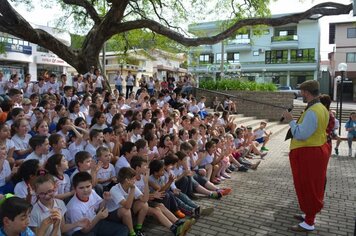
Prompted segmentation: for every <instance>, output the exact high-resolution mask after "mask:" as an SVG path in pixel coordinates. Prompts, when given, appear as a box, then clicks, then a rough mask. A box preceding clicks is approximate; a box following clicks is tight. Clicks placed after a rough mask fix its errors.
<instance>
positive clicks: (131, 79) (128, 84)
mask: <svg viewBox="0 0 356 236" xmlns="http://www.w3.org/2000/svg"><path fill="white" fill-rule="evenodd" d="M134 83H135V77H134V76H133V75H132V74H131V71H129V72H128V75H127V77H126V99H128V98H129V94H130V93H131V92H132V91H133V87H134Z"/></svg>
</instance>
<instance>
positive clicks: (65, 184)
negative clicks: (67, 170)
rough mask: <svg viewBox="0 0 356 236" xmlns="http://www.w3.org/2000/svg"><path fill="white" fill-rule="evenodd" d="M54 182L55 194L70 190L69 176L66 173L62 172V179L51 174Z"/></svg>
mask: <svg viewBox="0 0 356 236" xmlns="http://www.w3.org/2000/svg"><path fill="white" fill-rule="evenodd" d="M53 179H54V182H55V183H56V186H57V194H63V193H68V192H70V187H71V184H70V178H69V176H68V175H67V174H63V179H60V178H58V177H57V176H53Z"/></svg>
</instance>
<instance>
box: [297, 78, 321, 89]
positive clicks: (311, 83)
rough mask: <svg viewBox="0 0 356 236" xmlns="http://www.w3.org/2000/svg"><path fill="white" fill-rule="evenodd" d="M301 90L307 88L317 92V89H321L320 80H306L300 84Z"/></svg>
mask: <svg viewBox="0 0 356 236" xmlns="http://www.w3.org/2000/svg"><path fill="white" fill-rule="evenodd" d="M299 88H300V90H306V91H309V92H315V91H319V89H320V85H319V82H318V81H316V80H307V81H304V82H303V83H302V84H301V85H300V87H299Z"/></svg>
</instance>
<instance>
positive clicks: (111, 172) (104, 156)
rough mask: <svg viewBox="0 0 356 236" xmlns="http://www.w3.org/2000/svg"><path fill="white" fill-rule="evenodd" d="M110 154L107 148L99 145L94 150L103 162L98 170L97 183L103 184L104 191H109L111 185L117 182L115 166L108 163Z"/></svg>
mask: <svg viewBox="0 0 356 236" xmlns="http://www.w3.org/2000/svg"><path fill="white" fill-rule="evenodd" d="M111 156H112V154H111V153H110V150H109V148H107V147H99V148H98V149H97V150H96V157H97V159H98V160H99V161H101V162H102V163H103V164H102V166H101V168H100V169H99V171H98V174H97V178H98V184H101V185H102V186H103V189H104V191H110V189H111V187H113V186H114V185H115V184H117V178H116V173H115V167H114V165H113V164H111V163H110V161H111Z"/></svg>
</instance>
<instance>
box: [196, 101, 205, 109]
mask: <svg viewBox="0 0 356 236" xmlns="http://www.w3.org/2000/svg"><path fill="white" fill-rule="evenodd" d="M197 106H198V107H199V109H200V111H205V103H204V102H199V103H198V105H197Z"/></svg>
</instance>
